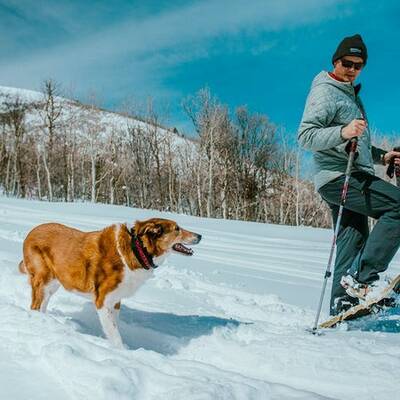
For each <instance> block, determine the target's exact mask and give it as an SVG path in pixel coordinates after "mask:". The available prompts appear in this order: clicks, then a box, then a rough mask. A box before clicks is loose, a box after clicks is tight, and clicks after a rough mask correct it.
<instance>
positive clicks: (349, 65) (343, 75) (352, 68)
mask: <svg viewBox="0 0 400 400" xmlns="http://www.w3.org/2000/svg"><path fill="white" fill-rule="evenodd" d="M363 63H364V62H363V59H362V58H361V57H357V56H344V57H343V58H341V59H340V60H337V61H335V64H334V67H335V68H334V70H333V73H334V74H335V75H336V76H337V77H338V78H339V79H342V80H343V81H345V82H354V81H355V80H356V79H357V76H358V75H359V74H360V72H361V70H362V66H363ZM360 66H361V68H359V67H360ZM357 67H358V68H359V69H357Z"/></svg>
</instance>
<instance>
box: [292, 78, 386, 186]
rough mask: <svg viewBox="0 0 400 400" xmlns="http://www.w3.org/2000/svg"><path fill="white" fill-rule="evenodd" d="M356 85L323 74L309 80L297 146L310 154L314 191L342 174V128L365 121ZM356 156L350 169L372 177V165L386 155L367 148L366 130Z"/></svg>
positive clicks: (368, 132) (345, 161) (343, 162)
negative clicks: (358, 119)
mask: <svg viewBox="0 0 400 400" xmlns="http://www.w3.org/2000/svg"><path fill="white" fill-rule="evenodd" d="M359 89H360V85H357V86H353V85H352V84H351V83H346V82H339V81H337V80H335V79H333V78H331V77H330V76H329V74H328V73H327V72H326V71H322V72H320V73H319V74H318V75H317V76H316V77H315V78H314V80H313V82H312V85H311V90H310V93H309V95H308V97H307V102H306V106H305V109H304V114H303V118H302V120H301V124H300V127H299V131H298V141H299V144H300V145H301V146H302V147H303V148H304V149H307V150H311V151H312V152H313V153H314V154H313V157H314V164H315V168H316V171H315V173H316V174H315V177H314V180H315V186H316V189H317V190H318V189H319V188H320V187H321V186H323V185H324V184H325V183H328V182H329V181H331V180H332V179H335V178H337V177H338V176H340V175H342V174H344V173H345V171H346V166H347V160H348V154H347V153H346V150H345V148H346V144H347V141H346V140H343V138H342V136H341V130H342V128H343V127H344V126H345V125H347V124H349V123H350V122H351V121H352V120H353V119H355V118H365V119H367V118H366V115H365V111H364V108H363V105H362V103H361V99H360V98H359V96H358V91H359ZM357 150H358V157H357V158H356V160H355V162H354V165H353V170H352V172H355V171H364V172H366V173H368V174H372V175H374V174H375V170H374V166H373V164H374V163H380V162H381V160H382V155H383V154H385V153H386V152H385V151H384V150H381V149H378V148H376V147H374V146H372V145H371V134H370V131H369V128H368V127H367V129H366V130H365V131H364V133H363V134H362V136H361V137H360V138H359V140H358V148H357Z"/></svg>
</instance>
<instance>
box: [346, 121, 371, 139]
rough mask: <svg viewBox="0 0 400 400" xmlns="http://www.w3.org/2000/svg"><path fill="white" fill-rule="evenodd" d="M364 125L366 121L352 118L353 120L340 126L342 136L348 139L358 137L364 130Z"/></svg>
mask: <svg viewBox="0 0 400 400" xmlns="http://www.w3.org/2000/svg"><path fill="white" fill-rule="evenodd" d="M366 127H367V122H366V121H364V120H363V119H353V121H351V122H350V123H349V124H348V125H346V126H345V127H343V128H342V132H341V134H342V138H343V139H346V140H350V139H351V138H353V137H360V136H361V135H362V134H363V132H364V131H365V128H366Z"/></svg>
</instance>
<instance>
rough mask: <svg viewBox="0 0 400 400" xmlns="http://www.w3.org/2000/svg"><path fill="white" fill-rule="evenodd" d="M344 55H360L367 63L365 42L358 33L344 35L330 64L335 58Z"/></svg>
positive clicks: (337, 58)
mask: <svg viewBox="0 0 400 400" xmlns="http://www.w3.org/2000/svg"><path fill="white" fill-rule="evenodd" d="M344 56H357V57H361V58H362V59H363V60H364V64H366V63H367V58H368V54H367V47H366V46H365V43H364V42H363V40H362V37H361V36H360V35H359V34H357V35H354V36H348V37H345V38H344V39H343V40H342V41H341V42H340V43H339V46H338V48H337V49H336V51H335V54H334V55H333V57H332V64H334V63H335V61H336V60H339V58H342V57H344Z"/></svg>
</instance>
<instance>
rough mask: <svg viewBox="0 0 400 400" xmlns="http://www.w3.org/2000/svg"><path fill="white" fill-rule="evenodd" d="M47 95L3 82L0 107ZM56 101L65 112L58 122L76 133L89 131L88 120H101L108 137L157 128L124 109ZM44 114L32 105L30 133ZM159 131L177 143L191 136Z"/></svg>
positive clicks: (159, 128)
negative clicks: (120, 133)
mask: <svg viewBox="0 0 400 400" xmlns="http://www.w3.org/2000/svg"><path fill="white" fill-rule="evenodd" d="M44 98H45V97H44V95H43V93H41V92H37V91H33V90H28V89H20V88H13V87H7V86H0V107H1V106H2V105H3V104H4V103H5V102H9V103H10V102H11V103H12V102H13V101H15V100H16V99H18V100H19V101H20V102H22V103H25V104H27V105H32V104H34V103H36V104H37V103H40V102H43V101H44ZM55 103H56V108H57V110H59V109H61V115H60V117H59V119H58V120H57V125H58V126H60V125H64V128H63V129H65V130H74V133H75V134H77V135H78V136H80V135H83V136H84V135H87V132H86V131H87V128H86V129H85V127H84V126H85V125H87V124H92V125H93V124H97V125H98V126H99V127H101V129H100V130H102V131H103V135H104V136H105V137H106V136H108V135H109V134H111V133H112V132H115V131H121V130H125V131H126V129H127V127H135V128H139V129H141V130H142V131H144V132H146V131H149V130H150V129H155V127H154V125H152V124H149V123H147V122H144V121H142V120H139V119H135V118H133V117H130V116H127V115H123V114H121V113H116V112H112V111H107V110H104V109H100V108H97V107H96V106H89V105H85V104H82V103H80V102H78V101H76V100H70V99H68V98H64V97H59V96H57V97H55ZM41 114H42V115H41ZM43 114H44V113H43V112H40V111H38V110H37V107H30V108H28V110H27V111H26V118H25V121H26V124H27V131H28V133H29V132H30V131H32V127H38V126H40V125H42V124H43ZM58 129H61V128H58ZM157 131H158V133H159V134H161V135H170V136H172V138H173V140H174V142H175V144H176V145H179V144H182V143H183V142H185V143H186V142H187V139H185V138H183V136H182V135H179V134H177V131H176V130H175V128H166V127H162V126H159V125H157Z"/></svg>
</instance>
